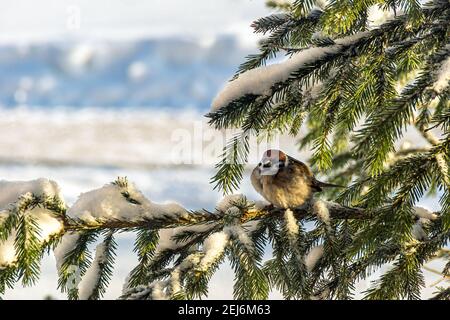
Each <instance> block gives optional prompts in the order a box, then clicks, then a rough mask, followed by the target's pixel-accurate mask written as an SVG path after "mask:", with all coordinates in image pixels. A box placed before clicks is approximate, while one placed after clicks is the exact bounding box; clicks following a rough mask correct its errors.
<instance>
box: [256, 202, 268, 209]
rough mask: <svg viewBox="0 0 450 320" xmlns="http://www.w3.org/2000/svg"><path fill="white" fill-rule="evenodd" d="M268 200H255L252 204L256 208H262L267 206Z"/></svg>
mask: <svg viewBox="0 0 450 320" xmlns="http://www.w3.org/2000/svg"><path fill="white" fill-rule="evenodd" d="M269 205H270V202H268V201H266V200H257V201H255V202H254V206H255V209H256V210H263V209H264V208H265V207H267V206H269Z"/></svg>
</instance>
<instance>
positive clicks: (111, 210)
mask: <svg viewBox="0 0 450 320" xmlns="http://www.w3.org/2000/svg"><path fill="white" fill-rule="evenodd" d="M286 214H287V212H286V210H282V209H278V208H274V207H273V206H271V205H270V204H269V203H266V202H263V201H249V200H247V199H246V198H245V197H244V196H243V195H232V196H227V197H225V198H224V199H223V200H222V201H220V202H219V203H218V204H217V206H216V208H215V209H214V210H212V211H211V212H210V211H206V210H200V211H193V212H190V211H188V210H186V209H185V208H183V207H182V206H180V205H178V204H175V203H169V204H156V203H153V202H152V201H150V200H149V199H147V198H146V197H145V196H144V195H143V194H142V193H141V192H140V191H139V190H138V189H137V188H136V186H135V185H134V184H132V183H130V182H128V181H127V180H126V179H124V178H119V179H117V180H116V181H115V182H113V183H111V184H107V185H105V186H103V187H101V188H98V189H95V190H92V191H89V192H86V193H83V194H81V195H80V196H79V198H78V200H77V201H76V202H75V203H74V204H73V205H72V206H70V207H68V206H67V205H66V204H65V202H64V200H63V198H62V195H61V192H60V189H59V187H58V185H57V184H56V183H55V182H54V181H50V180H48V179H38V180H33V181H23V182H18V181H13V182H8V181H2V182H1V183H0V270H7V271H11V270H19V269H20V270H25V271H27V272H29V274H27V273H25V276H24V277H26V278H24V281H25V282H26V283H31V282H32V281H33V279H36V278H37V277H38V276H39V263H40V258H41V257H42V253H43V252H44V250H46V249H50V248H54V252H55V256H56V261H57V268H58V272H59V275H60V287H61V289H62V290H64V291H67V292H68V293H69V297H75V298H89V299H91V298H99V297H100V296H101V295H102V293H103V292H104V288H105V287H106V285H107V282H108V281H109V278H110V273H111V264H112V263H113V261H114V249H115V243H114V238H113V234H114V232H116V231H117V230H119V229H120V230H143V231H145V232H156V233H158V235H157V236H156V237H154V236H151V235H149V236H148V238H144V239H146V241H148V243H145V242H144V243H143V245H144V246H151V247H153V249H152V250H151V255H150V257H151V258H150V260H149V261H147V262H145V261H144V260H145V259H144V260H143V262H142V263H144V262H145V263H144V264H143V265H142V267H146V266H147V267H148V268H150V269H149V270H151V268H155V271H154V272H155V278H154V280H153V281H148V282H147V283H146V284H145V285H132V286H130V288H129V289H127V290H125V291H124V297H125V298H136V297H143V296H145V297H151V298H166V297H172V296H174V295H176V294H178V291H179V290H180V286H181V285H180V281H182V280H180V279H181V278H183V279H184V280H183V281H188V282H189V280H185V277H187V275H188V274H189V276H195V277H197V278H199V279H200V278H201V277H205V279H206V278H208V277H209V275H210V272H212V271H211V270H214V269H215V268H216V267H217V266H218V264H219V263H220V262H221V261H222V258H223V256H224V253H225V251H226V250H237V252H240V254H242V255H244V258H242V259H244V260H239V261H238V262H236V263H238V264H236V268H237V269H236V270H237V272H241V271H242V270H244V269H246V268H254V270H255V271H254V275H255V277H260V278H261V277H264V276H262V273H261V272H262V271H261V268H260V266H259V265H258V264H252V263H250V261H258V259H259V258H258V257H259V255H261V254H262V253H261V251H260V249H258V248H257V247H255V245H254V242H253V240H252V237H253V232H254V231H255V230H258V228H259V225H261V223H260V221H264V220H265V219H266V218H269V217H273V218H276V219H280V220H282V219H286ZM415 215H416V217H417V218H416V221H417V222H416V223H415V224H414V227H413V230H412V233H413V236H414V237H415V238H416V239H418V240H423V239H427V233H426V229H427V226H428V225H429V223H430V222H431V221H435V220H438V218H439V216H438V215H436V214H434V213H431V212H429V211H428V210H425V209H423V208H416V210H415ZM288 216H289V217H290V221H291V222H290V224H291V225H292V224H295V226H297V223H298V222H299V221H301V220H303V219H306V218H308V219H309V218H316V219H318V220H319V221H322V222H323V223H325V224H326V225H328V226H330V221H332V220H333V219H370V218H371V214H370V212H368V211H366V210H363V209H361V208H351V207H346V206H342V205H340V204H338V203H335V202H329V201H323V200H312V201H311V202H310V203H309V204H308V205H305V206H304V207H302V208H297V209H293V210H289V214H288ZM291 229H292V228H291ZM294 229H295V230H296V232H294V235H293V236H294V237H298V236H299V232H300V230H299V229H298V226H297V228H294ZM294 229H293V230H294ZM295 230H294V231H295ZM101 234H105V238H104V241H103V242H102V243H100V244H99V245H98V246H97V249H96V253H95V258H94V259H93V261H90V258H89V254H88V255H86V253H85V251H86V250H89V249H88V245H89V244H91V243H93V242H94V241H95V240H96V239H97V237H98V236H99V235H101ZM294 240H295V239H294ZM153 241H156V242H155V243H153ZM294 242H295V241H294ZM199 243H201V244H202V246H201V249H200V248H199V247H198V245H199ZM318 249H320V250H315V251H311V254H310V255H308V256H305V259H304V260H305V266H306V268H307V270H311V269H312V266H313V265H314V264H316V263H317V261H318V259H320V256H321V255H322V254H323V248H322V247H320V246H319V247H318ZM319 251H320V254H317V252H319ZM88 252H89V251H88ZM174 254H181V256H182V257H184V258H183V260H182V261H181V262H180V263H179V264H177V265H176V266H175V267H173V268H172V269H170V270H169V271H170V272H169V271H164V272H165V273H164V272H162V273H161V271H158V270H159V268H160V267H161V266H164V263H165V262H164V261H167V258H168V257H173V255H174ZM25 255H27V256H25ZM30 256H31V258H30ZM255 259H256V260H255ZM147 263H150V264H147ZM241 263H246V265H245V266H241V265H240V264H241ZM152 265H153V267H152ZM147 267H146V268H147ZM242 268H243V269H242ZM167 272H169V273H167ZM5 274H6V273H5ZM75 276H76V277H78V278H77V279H75V281H74V279H72V278H73V277H75ZM161 276H162V280H159V279H160V277H161ZM89 279H90V280H89ZM88 280H89V281H88ZM196 281H197V280H196ZM254 281H255V282H252V283H259V282H258V281H261V279H259V280H256V278H255V279H254ZM194 282H195V281H194ZM71 283H73V285H74V286H75V287H73V286H72V287H71ZM262 283H264V281H263V282H262ZM78 287H79V289H78ZM193 288H194V289H192V290H194V291H193V293H191V296H195V295H196V294H197V295H198V296H200V295H201V293H196V291H195V290H199V289H198V288H197V289H195V288H196V287H195V286H194V287H193ZM258 290H259V291H258ZM265 290H266V288H265V286H264V285H263V287H261V288H259V289H256V291H254V292H259V293H258V297H264V296H265V294H266V291H265ZM249 294H250V293H248V292H245V290H244V291H243V292H241V293H240V295H241V296H242V297H251V296H249ZM251 294H253V293H251Z"/></svg>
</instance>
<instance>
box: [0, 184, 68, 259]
mask: <svg viewBox="0 0 450 320" xmlns="http://www.w3.org/2000/svg"><path fill="white" fill-rule="evenodd" d="M32 195H35V196H38V197H41V196H48V197H57V198H59V199H62V196H61V192H60V189H59V187H58V185H57V184H56V182H54V181H51V180H48V179H44V178H41V179H37V180H31V181H6V180H2V181H0V222H1V220H4V219H6V218H7V217H8V215H9V214H10V211H11V210H12V209H14V207H15V206H19V205H20V204H21V201H26V200H27V199H29V198H30V197H31V196H32ZM24 214H26V215H30V216H33V217H34V218H35V221H36V224H37V226H38V228H39V234H38V240H39V241H40V242H46V241H48V240H49V239H50V237H51V236H53V235H56V234H58V233H60V232H61V231H62V230H63V228H64V227H63V224H62V222H61V221H60V220H59V219H57V218H56V217H55V216H54V215H53V214H52V212H50V211H49V210H47V209H44V208H41V207H35V208H33V209H31V210H28V211H27V212H25V213H24ZM14 240H15V230H13V231H12V233H11V235H10V236H9V237H8V239H7V240H6V241H4V242H1V241H0V267H6V266H9V265H11V264H13V263H14V262H15V260H16V250H15V248H14Z"/></svg>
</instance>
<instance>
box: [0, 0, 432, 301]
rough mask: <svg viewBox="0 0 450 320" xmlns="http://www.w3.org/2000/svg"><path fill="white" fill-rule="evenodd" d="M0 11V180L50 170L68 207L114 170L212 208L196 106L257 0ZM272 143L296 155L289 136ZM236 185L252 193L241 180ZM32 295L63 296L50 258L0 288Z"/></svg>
mask: <svg viewBox="0 0 450 320" xmlns="http://www.w3.org/2000/svg"><path fill="white" fill-rule="evenodd" d="M0 8H1V10H0V30H1V32H0V178H1V179H6V180H30V179H35V178H38V177H47V178H50V179H53V180H55V181H56V182H57V183H58V184H59V185H60V187H61V189H62V193H63V195H64V197H65V199H66V201H67V203H68V204H69V205H70V204H72V203H73V202H74V201H75V200H76V198H77V197H78V195H79V194H80V193H81V192H85V191H88V190H91V189H94V188H98V187H100V186H102V185H104V184H106V183H109V182H111V181H113V180H114V179H115V178H116V177H117V176H127V177H128V178H129V180H130V181H133V182H135V183H136V185H137V186H138V188H140V189H141V190H142V191H143V192H144V194H145V195H146V196H148V197H149V199H151V200H152V201H156V202H166V201H176V202H179V203H180V204H182V205H183V206H185V207H187V208H188V209H198V208H214V206H215V204H216V203H217V201H218V200H219V199H220V197H221V195H220V194H219V193H218V192H216V191H213V190H212V186H211V185H210V184H209V180H210V177H211V176H212V175H213V173H214V166H213V164H214V163H215V162H216V161H217V158H218V155H220V151H221V147H222V145H223V142H224V140H223V139H222V136H221V135H218V133H215V132H214V131H212V130H211V129H210V128H208V127H207V124H206V121H205V118H204V114H205V113H207V112H208V110H209V106H210V102H211V100H212V99H213V97H214V96H215V95H216V93H217V92H218V91H219V90H220V89H221V87H223V86H224V84H225V83H226V81H227V80H228V79H230V77H231V76H232V75H233V74H234V72H235V71H236V70H237V67H238V65H239V64H240V63H241V62H243V61H244V58H245V56H246V55H247V54H249V53H253V52H255V51H256V50H257V46H256V44H257V39H258V38H257V37H256V36H255V35H254V34H253V33H252V29H251V28H250V24H251V22H252V21H253V20H255V19H256V18H258V17H261V16H264V15H267V14H269V13H270V10H269V9H268V8H267V7H266V6H265V1H263V0H214V1H211V0H195V1H189V0H169V1H162V0H96V1H90V0H71V1H67V0H38V1H36V0H14V1H6V0H0ZM180 139H181V140H180ZM183 139H184V140H183ZM214 139H215V140H214ZM199 141H200V144H199ZM214 141H215V142H214ZM215 143H216V144H217V146H218V147H210V148H209V149H208V150H204V148H203V147H204V146H206V145H208V144H215ZM277 143H278V144H279V145H280V146H281V147H282V148H283V149H284V150H286V151H287V152H289V153H291V154H293V155H296V156H298V157H301V155H299V154H298V152H297V151H296V148H295V141H293V140H291V139H288V138H285V137H284V138H281V140H280V141H277ZM180 145H181V146H182V147H183V148H184V149H183V148H181V149H183V150H184V151H185V150H186V146H187V149H189V150H188V151H189V152H187V153H183V150H181V151H180ZM255 154H257V155H258V152H257V151H255ZM258 156H259V155H258ZM240 191H241V192H243V193H245V194H246V195H247V196H248V197H249V198H252V199H256V198H258V197H257V195H256V194H255V192H254V191H253V190H252V188H251V186H250V183H249V181H248V179H247V180H245V181H244V182H243V184H242V187H241V190H240ZM434 202H435V201H429V202H428V201H426V202H424V203H423V205H425V206H427V207H428V208H430V209H436V204H434ZM133 240H134V237H133V235H132V234H121V235H120V238H119V251H118V257H117V260H116V269H115V273H114V279H113V281H112V283H111V285H110V288H109V289H108V291H107V293H106V296H105V297H106V298H109V299H114V298H117V297H118V296H119V295H120V293H121V289H122V284H123V282H124V280H125V277H126V276H127V273H128V272H129V271H130V270H131V269H132V268H133V266H134V265H135V262H136V258H135V256H134V255H133V253H132V246H133ZM232 277H233V273H232V271H231V270H230V267H229V266H228V265H226V264H225V265H223V267H222V268H221V270H220V271H219V272H218V273H217V274H216V275H215V276H214V277H213V279H212V284H211V289H210V298H216V299H221V298H225V299H226V298H231V297H232V286H231V285H230V283H231V282H232ZM428 279H429V281H435V280H436V279H439V277H438V276H433V274H432V273H430V274H428ZM369 280H370V279H369ZM367 283H368V282H365V283H363V284H359V285H360V286H361V289H363V288H365V287H366V286H367ZM432 291H433V288H427V292H429V293H431V292H432ZM46 296H50V297H52V298H57V299H63V298H64V295H62V294H61V293H59V292H58V290H57V273H56V267H55V261H54V258H53V256H52V255H50V256H48V257H46V258H45V259H44V264H43V267H42V277H41V280H40V281H39V282H38V283H37V284H36V285H35V286H34V287H31V288H22V287H20V286H18V287H17V288H16V289H14V290H8V291H7V293H6V295H5V297H4V298H6V299H41V298H44V297H46ZM271 297H272V298H281V296H280V295H279V294H278V293H277V292H273V293H272V295H271Z"/></svg>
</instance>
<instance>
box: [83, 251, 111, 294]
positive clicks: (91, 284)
mask: <svg viewBox="0 0 450 320" xmlns="http://www.w3.org/2000/svg"><path fill="white" fill-rule="evenodd" d="M105 252H106V246H105V244H104V243H100V244H98V245H97V247H96V249H95V258H94V261H92V264H91V265H90V266H89V268H88V269H87V271H86V273H85V274H84V276H83V278H82V279H81V282H80V284H79V288H78V290H79V291H78V298H79V299H80V300H87V299H89V297H90V296H91V295H92V293H93V292H94V289H95V287H96V286H97V284H98V281H99V278H100V265H101V264H102V263H104V262H105V258H106V257H105Z"/></svg>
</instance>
